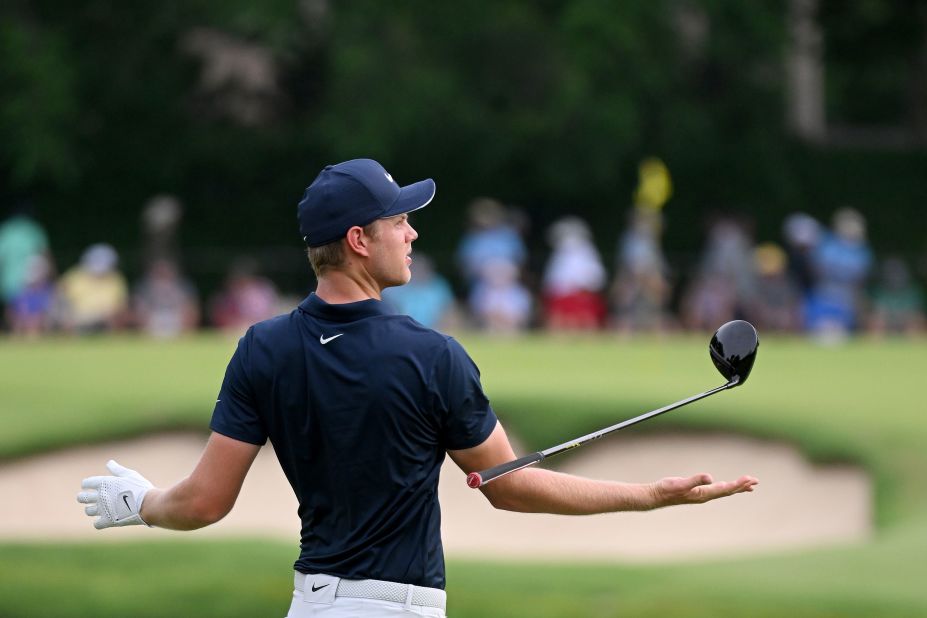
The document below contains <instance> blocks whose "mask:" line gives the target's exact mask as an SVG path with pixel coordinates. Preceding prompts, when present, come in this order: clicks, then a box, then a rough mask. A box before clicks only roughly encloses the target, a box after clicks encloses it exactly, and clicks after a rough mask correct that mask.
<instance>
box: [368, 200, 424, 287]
mask: <svg viewBox="0 0 927 618" xmlns="http://www.w3.org/2000/svg"><path fill="white" fill-rule="evenodd" d="M416 238H418V232H416V231H415V229H414V228H413V227H412V226H411V225H409V215H406V214H403V215H396V216H395V217H389V218H387V219H378V220H377V221H375V222H374V235H373V237H372V241H371V244H370V267H369V272H370V274H371V275H373V277H374V278H375V279H376V281H377V283H378V284H379V285H380V289H383V288H388V287H393V286H397V285H405V284H406V283H408V282H409V279H411V278H412V271H411V270H409V266H410V265H411V264H412V258H411V257H409V254H410V253H412V241H413V240H415V239H416Z"/></svg>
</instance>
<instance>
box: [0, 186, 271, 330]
mask: <svg viewBox="0 0 927 618" xmlns="http://www.w3.org/2000/svg"><path fill="white" fill-rule="evenodd" d="M180 215H181V208H180V203H179V202H178V201H177V200H176V199H175V198H173V197H171V196H156V197H155V198H153V199H152V200H151V201H150V202H149V203H148V204H147V206H146V207H145V209H144V211H143V216H142V221H143V225H144V230H145V243H144V244H145V246H144V268H143V272H142V275H141V277H140V278H139V279H138V281H136V282H135V284H134V285H131V286H130V284H129V282H128V280H127V278H126V276H125V275H124V274H123V273H122V271H121V269H120V259H119V254H118V253H117V251H116V249H115V248H113V247H112V246H111V245H110V244H108V243H105V242H100V243H94V244H91V245H90V246H88V247H86V248H85V249H84V250H83V252H82V253H81V255H80V258H79V259H78V260H77V263H75V264H73V265H71V266H69V267H68V268H67V269H66V270H64V271H63V272H59V271H58V268H57V266H56V264H55V261H54V259H53V257H52V252H51V250H50V247H49V241H48V237H47V234H46V233H45V231H44V229H43V228H42V226H41V225H40V224H39V223H38V222H37V221H36V220H35V219H34V218H33V216H32V215H31V212H30V208H29V206H28V205H20V206H19V207H17V208H16V209H15V210H14V212H13V214H12V216H11V217H9V218H8V219H7V220H6V221H5V222H3V223H2V225H0V286H2V287H0V295H2V296H0V300H2V302H3V305H4V308H5V312H4V323H5V327H6V329H7V330H8V331H10V332H11V333H12V334H13V335H16V336H24V337H35V336H38V335H42V334H46V333H51V332H58V333H68V334H90V333H104V332H116V331H123V330H137V331H139V332H142V333H145V334H147V335H149V336H151V337H154V338H172V337H177V336H179V335H182V334H184V333H188V332H191V331H193V330H196V329H198V328H200V327H201V326H204V325H205V326H214V327H217V328H221V329H223V330H227V331H229V332H231V333H238V334H240V333H242V332H244V330H245V329H246V328H247V327H248V326H250V325H251V324H253V323H255V322H257V321H260V320H264V319H267V318H270V317H273V316H274V315H277V314H278V313H281V312H282V311H283V308H282V306H281V299H280V296H279V294H278V292H277V289H276V287H275V286H274V284H273V283H271V282H270V281H269V280H268V279H266V278H264V277H262V276H260V275H259V273H258V270H257V267H256V265H255V264H254V263H253V262H252V261H250V260H240V261H238V262H236V263H234V264H233V265H232V266H231V268H230V270H229V272H228V275H227V277H226V279H225V282H224V285H223V286H222V288H221V289H220V290H219V291H217V292H216V293H215V294H213V295H212V296H211V297H210V298H209V300H208V302H206V303H205V306H204V303H202V302H201V298H200V295H199V292H198V290H197V288H196V287H195V286H194V284H193V283H192V282H191V281H190V279H189V278H188V277H186V276H185V275H184V273H183V271H182V269H181V266H180V260H179V249H178V247H177V241H176V238H177V234H176V231H177V225H178V223H179V221H180Z"/></svg>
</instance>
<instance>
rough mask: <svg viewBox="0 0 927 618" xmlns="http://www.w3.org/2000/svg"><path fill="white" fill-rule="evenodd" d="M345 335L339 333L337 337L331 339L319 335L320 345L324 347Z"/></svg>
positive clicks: (333, 336)
mask: <svg viewBox="0 0 927 618" xmlns="http://www.w3.org/2000/svg"><path fill="white" fill-rule="evenodd" d="M343 334H344V333H338V334H337V335H332V336H331V337H326V336H325V335H319V343H321V344H322V345H325V344H326V343H328V342H329V341H332V340H333V339H337V338H338V337H340V336H341V335H343Z"/></svg>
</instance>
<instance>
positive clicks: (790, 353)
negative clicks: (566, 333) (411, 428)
mask: <svg viewBox="0 0 927 618" xmlns="http://www.w3.org/2000/svg"><path fill="white" fill-rule="evenodd" d="M761 337H762V335H761ZM462 340H463V342H464V344H465V345H466V346H467V348H468V350H470V351H471V353H472V355H473V357H474V359H475V360H476V362H477V363H478V364H479V365H480V368H481V370H482V373H483V380H484V385H485V387H486V391H487V393H488V394H489V396H490V397H491V398H492V401H493V405H494V407H495V408H496V410H497V412H498V413H499V415H500V417H501V418H502V419H503V421H504V422H505V423H506V425H507V426H509V427H511V428H513V430H514V431H515V432H517V434H518V435H519V437H521V439H522V440H523V441H524V442H525V447H526V448H529V449H532V450H533V449H538V448H545V447H547V446H550V445H552V444H556V443H559V442H561V441H562V440H563V439H564V438H565V437H570V436H578V435H582V434H583V433H587V432H589V431H592V430H595V429H598V428H600V427H602V426H606V425H609V424H612V423H614V422H617V421H618V420H621V419H623V418H629V417H631V416H635V415H637V414H640V413H641V412H642V411H646V410H649V409H653V408H655V407H658V406H661V405H665V404H666V403H668V402H671V401H675V400H678V399H680V398H682V397H685V396H688V395H690V394H692V393H696V392H700V391H703V390H705V389H707V388H710V387H713V386H716V385H717V384H719V383H720V381H721V380H720V378H719V376H718V375H717V373H716V372H715V370H714V368H713V367H712V366H711V363H710V361H709V360H708V355H707V350H706V348H707V345H706V343H707V339H706V338H704V337H700V336H686V337H680V338H664V339H637V340H633V341H626V340H622V339H619V338H617V337H588V338H579V339H575V338H571V339H558V338H546V337H526V338H519V339H512V340H506V341H490V340H488V339H483V338H475V337H462ZM234 344H235V342H234V341H231V340H228V339H221V338H217V337H211V336H200V337H196V338H191V339H188V340H182V341H177V342H172V343H152V342H149V341H145V340H141V339H135V338H120V339H86V340H61V341H55V340H48V341H40V342H37V343H28V344H27V343H22V342H16V341H9V340H7V341H4V342H3V345H2V347H0V392H2V393H3V399H2V407H0V422H2V423H3V427H4V432H3V433H2V435H0V456H2V457H3V458H5V459H10V458H14V457H18V456H22V455H26V454H30V453H36V452H40V451H49V450H53V449H57V448H61V447H64V446H68V445H75V444H82V443H94V442H99V441H103V440H112V439H116V438H122V437H127V436H133V435H140V434H143V433H148V432H150V431H153V430H160V429H170V428H200V429H202V428H203V427H205V426H206V424H207V423H208V419H209V415H210V413H211V408H212V403H213V401H214V400H215V393H216V391H217V390H218V386H219V382H220V381H221V378H222V374H223V371H224V366H225V363H226V362H227V358H228V356H229V355H230V353H231V351H232V349H233V348H234ZM924 366H927V347H925V345H924V344H923V343H922V342H919V341H914V342H907V341H887V342H871V341H854V342H851V343H850V344H848V345H846V346H842V347H834V348H822V347H816V346H814V345H812V344H810V343H808V342H805V341H801V340H797V339H776V338H770V337H765V338H762V343H761V349H760V354H759V357H758V360H757V364H756V367H755V368H754V371H753V374H752V376H751V379H750V382H749V384H747V385H745V386H744V387H743V388H740V389H736V390H734V391H731V392H729V393H725V394H722V395H719V396H717V397H713V398H711V399H709V400H706V401H704V402H700V403H698V404H694V405H693V406H690V408H688V409H685V410H680V411H678V412H674V413H671V414H668V415H666V416H664V417H661V418H659V419H654V420H653V421H648V423H645V424H643V425H641V426H640V427H636V428H634V429H633V430H629V432H634V433H635V435H649V434H653V433H655V432H665V431H670V430H671V431H674V432H678V431H680V430H682V431H709V430H711V431H715V430H724V431H726V432H731V431H737V432H741V433H743V434H744V435H747V436H752V437H755V438H774V439H777V440H785V441H788V442H791V443H793V444H795V445H797V446H798V447H799V448H800V449H801V450H802V451H803V452H804V453H805V454H806V456H809V457H811V458H812V459H814V460H817V461H821V462H828V461H830V462H833V461H837V462H840V461H846V462H852V463H856V464H859V465H861V466H863V467H864V468H865V469H867V470H868V471H869V472H870V473H871V474H872V475H873V477H874V479H875V481H876V483H877V485H876V502H875V513H876V519H877V530H876V534H875V535H874V537H873V538H872V540H871V541H869V542H867V543H865V544H861V545H851V546H847V547H839V548H832V549H818V550H803V551H796V550H791V551H786V552H782V553H780V554H772V555H769V554H764V555H763V556H761V557H756V558H740V559H736V560H735V559H728V560H711V561H707V562H705V563H694V564H685V565H676V566H670V565H654V566H630V565H629V566H616V565H612V566H603V565H593V564H586V565H584V564H583V563H584V562H585V561H586V560H584V557H583V556H582V555H576V556H575V557H573V558H571V559H563V560H560V559H558V560H550V561H543V560H542V561H540V564H538V563H537V562H532V563H531V564H520V563H517V562H508V563H497V562H493V563H478V562H471V561H467V562H460V561H451V562H450V563H449V565H448V579H449V586H448V592H449V598H450V602H449V614H450V615H451V616H529V615H531V616H575V615H601V616H611V615H615V616H617V615H638V616H658V615H660V616H666V615H674V616H676V615H678V616H716V615H721V614H727V615H753V616H774V615H782V614H784V613H788V614H791V615H795V616H832V615H841V616H844V615H848V616H867V615H880V616H885V615H895V616H909V615H923V614H927V592H925V591H924V589H923V586H922V581H923V579H924V577H925V576H927V566H925V562H924V559H923V556H924V555H927V525H925V523H924V522H925V521H927V496H925V492H924V491H923V481H922V472H923V470H925V469H927V453H925V451H924V449H923V444H925V443H927V420H925V419H924V417H923V414H922V405H921V404H920V402H919V397H917V393H918V392H919V389H918V388H917V384H918V380H919V375H917V374H918V372H917V371H914V370H912V368H916V367H924ZM899 368H906V370H899ZM103 419H107V424H108V427H109V430H108V431H107V432H101V431H100V430H99V425H100V422H101V420H103ZM616 440H619V441H620V440H621V438H620V437H616ZM565 457H566V456H565ZM101 463H102V462H101ZM745 465H746V466H748V465H749V462H745ZM745 472H749V470H745ZM61 474H63V475H74V483H75V490H76V485H77V483H78V481H79V478H78V477H79V476H80V473H77V472H75V471H72V470H63V471H62V472H61ZM818 490H819V491H821V492H824V493H825V494H826V492H827V491H829V488H828V487H826V486H823V487H819V488H818ZM757 491H758V492H759V491H762V485H761V486H760V488H758V490H757ZM744 498H745V499H749V497H744ZM75 517H82V515H80V513H79V507H75ZM109 532H114V531H109ZM115 532H117V533H118V531H115ZM538 542H539V543H543V539H539V541H538ZM294 556H295V551H294V548H293V547H292V546H291V545H289V544H283V543H276V542H274V543H268V542H263V541H262V542H255V543H249V542H246V541H240V542H239V541H236V542H230V541H222V542H220V541H208V542H207V541H203V540H200V539H198V538H197V536H196V534H195V533H194V534H192V535H189V536H186V537H181V536H178V537H177V540H170V541H165V542H157V543H146V544H138V543H137V542H134V541H133V542H132V543H125V544H123V543H106V544H90V545H85V544H64V545H63V546H61V545H58V544H56V545H54V546H53V545H42V544H38V545H36V544H30V545H18V544H6V545H3V546H0V615H4V616H29V615H37V613H41V612H38V611H37V609H36V605H35V603H37V602H38V601H36V599H41V598H42V597H43V590H44V589H45V585H46V584H45V581H46V580H45V578H44V577H42V576H41V574H43V573H48V572H54V573H56V577H57V579H58V583H57V589H58V590H59V591H60V592H62V593H64V594H61V595H59V596H60V597H61V598H62V603H61V605H60V606H56V607H54V608H53V609H52V611H49V612H48V613H49V614H50V615H61V616H65V615H73V616H78V615H88V614H89V613H91V608H93V610H92V613H94V614H96V615H100V616H106V615H113V616H115V615H125V614H134V615H146V614H145V613H144V611H145V610H139V609H138V608H139V607H152V608H153V609H152V612H153V613H151V614H147V615H159V614H160V613H161V612H160V611H158V612H155V609H154V608H156V607H160V608H161V609H162V610H164V609H169V610H171V611H169V612H168V613H175V614H178V615H182V614H188V615H202V616H235V615H241V616H246V615H278V614H282V613H283V612H284V611H285V607H286V604H287V603H288V598H289V586H290V583H291V582H290V571H289V569H290V564H291V561H292V559H293V558H294ZM88 564H91V565H94V566H93V567H92V568H91V569H89V570H88V568H87V565H88ZM129 565H131V567H130V566H129ZM88 572H91V573H93V575H88ZM159 598H160V599H163V598H170V599H171V601H170V604H171V605H169V606H168V607H166V606H164V605H163V604H162V605H160V606H159V605H157V604H156V599H159ZM65 599H66V601H65ZM136 599H143V600H144V599H149V600H150V603H148V602H146V603H142V604H139V603H136ZM45 607H47V606H45Z"/></svg>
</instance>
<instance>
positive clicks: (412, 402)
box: [210, 294, 496, 588]
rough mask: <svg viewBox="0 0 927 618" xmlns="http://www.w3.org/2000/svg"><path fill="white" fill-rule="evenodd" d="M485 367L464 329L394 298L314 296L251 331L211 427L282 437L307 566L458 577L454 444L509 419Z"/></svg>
mask: <svg viewBox="0 0 927 618" xmlns="http://www.w3.org/2000/svg"><path fill="white" fill-rule="evenodd" d="M479 376H480V374H479V370H478V369H477V367H476V365H475V364H474V363H473V361H472V360H470V357H469V356H468V355H467V353H466V352H465V351H464V349H463V348H462V347H461V346H460V344H459V343H457V342H456V341H455V340H454V339H452V338H451V337H448V336H446V335H442V334H440V333H437V332H435V331H433V330H431V329H428V328H425V327H424V326H422V325H421V324H419V323H418V322H416V321H414V320H413V319H412V318H410V317H408V316H404V315H394V314H391V313H390V312H389V310H388V309H387V307H386V305H385V304H384V303H382V302H381V301H377V300H365V301H361V302H356V303H347V304H341V305H335V304H331V305H330V304H328V303H326V302H325V301H323V300H322V299H321V298H319V297H318V296H316V295H315V294H311V295H310V296H309V297H308V298H307V299H306V300H304V301H303V302H302V303H301V304H300V305H299V307H298V309H296V310H294V311H293V312H292V313H290V314H289V315H282V316H278V317H276V318H273V319H271V320H267V321H265V322H260V323H258V324H255V325H254V326H252V327H251V328H249V329H248V332H247V333H245V335H244V337H242V338H241V340H240V341H239V343H238V349H237V350H236V351H235V354H234V355H233V356H232V359H231V361H230V362H229V365H228V369H227V370H226V374H225V380H224V381H223V383H222V389H221V390H220V391H219V401H217V402H216V408H215V411H214V412H213V416H212V422H211V424H210V427H211V428H212V430H213V431H216V432H218V433H221V434H223V435H226V436H228V437H230V438H234V439H236V440H241V441H243V442H249V443H252V444H264V443H265V442H266V440H267V439H268V438H269V439H270V441H271V443H272V444H273V446H274V450H275V451H276V453H277V457H278V458H279V460H280V465H281V466H282V468H283V471H284V473H285V474H286V477H287V479H288V480H289V482H290V485H291V486H292V487H293V491H294V492H296V496H297V498H298V499H299V516H300V518H301V520H302V537H301V543H300V547H301V552H300V555H299V560H297V561H296V565H295V567H296V569H297V570H299V571H302V572H304V573H328V574H331V575H336V576H339V577H344V578H347V579H382V580H387V581H395V582H401V583H407V584H415V585H418V586H429V587H433V588H444V582H445V578H444V551H443V547H442V544H441V511H440V507H439V505H438V474H439V472H440V468H441V464H442V462H443V461H444V457H445V451H446V450H456V449H465V448H470V447H473V446H477V445H479V444H481V443H482V442H483V441H484V440H486V438H488V437H489V434H490V433H491V432H492V430H493V428H494V427H495V426H496V415H495V413H494V412H493V410H492V408H491V407H490V405H489V400H488V399H487V398H486V396H485V395H484V394H483V389H482V387H481V385H480V378H479Z"/></svg>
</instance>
